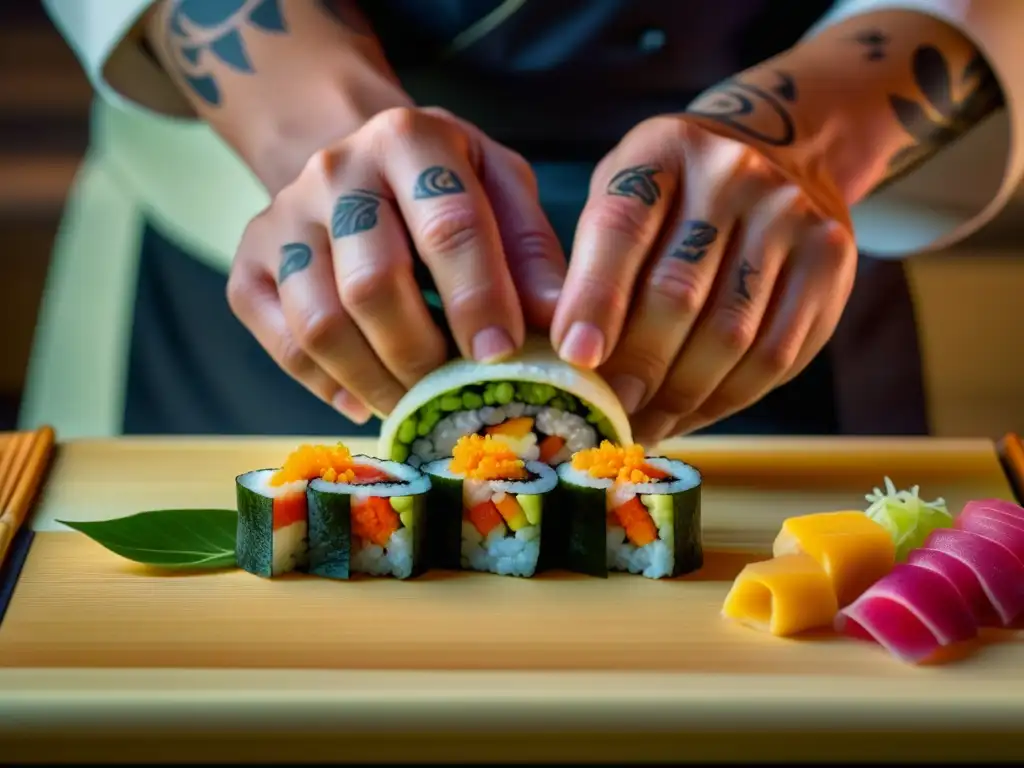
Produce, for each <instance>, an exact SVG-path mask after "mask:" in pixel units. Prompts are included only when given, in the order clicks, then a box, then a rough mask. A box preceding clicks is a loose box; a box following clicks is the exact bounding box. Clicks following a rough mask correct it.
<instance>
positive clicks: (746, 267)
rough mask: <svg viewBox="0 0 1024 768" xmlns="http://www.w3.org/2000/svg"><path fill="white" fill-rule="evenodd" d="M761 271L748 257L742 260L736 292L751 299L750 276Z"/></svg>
mask: <svg viewBox="0 0 1024 768" xmlns="http://www.w3.org/2000/svg"><path fill="white" fill-rule="evenodd" d="M759 271H760V270H758V269H756V268H755V267H754V265H753V264H751V263H750V262H749V261H747V260H746V259H744V260H743V261H741V262H740V269H739V272H737V273H736V293H737V294H738V295H739V296H741V297H743V298H744V299H746V300H747V301H750V300H751V295H750V282H749V281H750V278H751V277H754V276H756V275H757V274H758V272H759Z"/></svg>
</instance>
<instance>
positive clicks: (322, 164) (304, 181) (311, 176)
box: [277, 148, 344, 208]
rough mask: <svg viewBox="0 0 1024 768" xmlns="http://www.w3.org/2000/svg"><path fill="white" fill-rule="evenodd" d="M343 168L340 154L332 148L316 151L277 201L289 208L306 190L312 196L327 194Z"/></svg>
mask: <svg viewBox="0 0 1024 768" xmlns="http://www.w3.org/2000/svg"><path fill="white" fill-rule="evenodd" d="M343 166H344V156H343V153H342V152H340V151H339V150H337V149H334V148H326V149H318V150H317V151H316V152H314V153H313V154H312V155H310V157H309V160H307V161H306V164H305V165H304V166H303V168H302V173H300V174H299V177H298V179H297V180H296V181H295V183H293V184H290V185H289V186H287V187H285V188H284V189H283V190H282V191H281V192H280V193H278V196H277V201H279V202H280V203H281V205H283V206H285V207H287V208H291V207H292V206H293V205H294V204H295V202H296V201H297V200H298V199H300V198H302V197H303V193H304V192H305V191H306V190H310V191H312V192H313V193H314V194H318V193H321V194H322V193H328V192H329V191H330V190H332V189H334V188H335V187H336V186H337V185H338V183H339V181H340V180H341V177H342V175H343Z"/></svg>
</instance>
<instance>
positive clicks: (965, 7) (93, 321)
mask: <svg viewBox="0 0 1024 768" xmlns="http://www.w3.org/2000/svg"><path fill="white" fill-rule="evenodd" d="M43 2H44V5H45V6H46V8H47V11H48V12H49V14H50V16H51V17H52V19H53V20H54V22H55V23H56V25H57V27H58V28H59V29H60V31H61V33H62V34H63V35H64V37H65V38H66V39H67V41H68V43H69V44H70V46H71V47H72V48H73V50H74V51H75V53H76V54H77V56H78V58H79V60H80V61H81V63H82V66H83V67H84V69H85V72H86V73H87V75H88V77H89V79H90V80H91V82H92V84H93V85H94V87H95V89H96V91H97V93H98V98H97V100H96V104H95V107H94V112H93V122H92V146H91V147H90V150H89V152H88V154H87V156H86V158H85V160H84V162H83V164H82V167H81V169H80V171H79V173H78V176H77V178H76V181H75V183H74V186H73V188H72V190H71V192H70V197H69V199H68V203H67V208H66V211H65V215H64V219H63V222H62V226H61V229H60V232H59V235H58V239H57V242H56V245H55V250H54V254H53V259H52V266H51V273H50V276H49V279H48V284H47V291H46V295H45V297H44V302H43V305H42V308H41V311H40V317H39V322H38V327H37V332H36V338H35V341H34V347H33V354H32V359H31V363H30V368H29V375H28V378H27V383H26V392H25V397H24V403H23V407H22V412H21V417H20V421H21V426H22V427H35V426H37V425H39V424H41V423H49V424H52V425H54V426H55V427H56V429H57V431H58V434H60V435H61V437H62V438H63V439H70V438H74V437H84V436H90V437H96V436H109V435H116V434H118V433H119V432H120V429H121V421H122V416H123V408H124V389H125V381H126V377H127V364H128V348H129V342H130V338H131V313H132V306H133V299H134V286H135V276H136V267H137V264H138V258H139V253H140V240H141V236H142V233H143V227H144V223H145V221H146V220H150V221H153V222H154V223H155V224H157V225H158V226H159V227H160V228H161V229H162V230H163V231H164V232H166V233H168V234H169V235H170V236H171V237H172V238H173V239H174V240H176V241H177V242H178V243H180V244H181V245H182V246H183V247H185V248H187V249H188V250H189V251H190V252H191V253H193V254H194V255H195V256H196V257H197V258H199V259H201V260H203V261H204V262H205V263H207V264H208V265H209V266H211V267H213V268H214V269H217V270H220V271H222V272H224V273H225V274H226V273H227V271H228V269H229V267H230V265H231V260H232V258H233V255H234V252H235V248H236V246H237V244H238V242H239V239H240V237H241V234H242V231H243V229H244V228H245V226H246V224H247V223H248V221H249V220H250V219H251V218H252V217H253V216H254V215H255V214H256V213H258V212H259V211H260V210H261V209H262V208H264V207H265V206H266V205H267V203H268V202H269V198H268V196H267V192H266V191H265V190H264V189H263V188H262V186H261V185H260V184H259V182H258V181H257V179H256V178H255V176H254V175H253V174H252V173H251V172H250V171H249V170H248V169H247V168H246V167H245V165H244V164H243V163H242V162H241V160H240V159H239V158H238V156H237V155H236V154H235V153H234V152H233V151H232V150H231V149H230V148H229V147H228V146H227V144H225V143H224V141H222V140H221V139H220V137H218V136H217V135H216V134H215V133H214V131H213V130H212V129H210V128H209V127H208V126H207V125H206V124H205V123H203V122H200V121H198V120H196V119H194V118H182V117H174V116H170V115H167V114H162V113H160V112H158V111H156V110H155V109H152V108H150V107H148V106H146V105H143V104H139V103H136V102H133V101H132V100H130V99H128V98H126V97H125V95H124V94H122V93H120V92H119V91H118V90H117V89H116V88H114V87H113V86H112V85H111V83H110V82H108V80H107V79H106V77H105V69H106V64H107V63H108V61H109V60H110V58H111V56H112V55H114V54H115V52H116V53H118V54H120V55H132V54H133V53H134V54H137V55H138V56H139V60H140V64H141V63H142V60H141V56H142V55H141V52H139V51H137V50H132V48H133V47H134V46H135V43H134V42H132V40H131V39H128V36H129V34H130V32H131V31H132V30H133V29H135V28H136V25H137V23H138V21H139V19H140V18H141V16H142V15H143V14H144V13H145V12H146V10H147V9H148V8H149V7H150V5H151V4H152V0H43ZM521 4H522V3H521V2H520V0H514V1H513V0H510V4H509V9H508V13H507V14H505V16H508V15H511V14H512V13H514V11H515V7H517V6H519V5H521ZM882 9H913V10H917V11H921V12H924V13H928V14H931V15H933V16H935V17H938V18H940V19H942V20H944V21H946V22H948V23H950V24H951V25H953V26H955V27H957V28H958V29H960V30H961V31H962V32H963V33H964V34H965V35H966V36H967V37H969V38H970V39H971V40H972V41H973V42H974V44H975V45H976V46H977V47H978V48H979V50H980V51H981V52H982V53H983V54H984V55H985V57H986V59H987V60H988V62H989V64H990V66H991V67H992V69H993V71H994V72H995V74H996V77H997V78H998V80H999V81H1000V83H1001V85H1002V87H1003V90H1004V94H1005V97H1006V109H1005V110H1004V111H1002V112H1001V113H1000V114H998V115H997V116H995V117H994V118H992V119H990V120H989V121H987V122H986V123H985V124H984V125H982V126H979V128H977V129H976V130H975V131H973V132H972V133H971V134H969V135H968V136H967V137H965V138H964V139H963V140H961V141H960V142H958V143H957V144H956V145H954V146H953V147H950V148H948V149H946V150H945V151H943V152H942V153H940V154H939V155H937V156H935V157H934V158H932V159H931V160H930V161H929V162H928V163H926V164H925V165H924V166H922V167H921V168H919V169H918V170H916V171H914V172H913V173H912V174H911V175H910V176H908V177H907V178H905V179H903V180H901V181H900V182H898V183H897V184H894V185H892V186H891V187H889V188H887V189H885V190H884V191H882V192H880V193H878V194H876V195H874V196H872V197H870V198H869V199H867V200H865V201H863V202H861V203H860V204H859V205H857V206H856V207H855V208H854V210H853V221H854V226H855V228H856V235H857V241H858V246H859V247H860V248H861V249H862V250H866V251H868V252H871V253H872V254H875V255H878V256H882V257H893V258H899V257H903V256H907V255H911V254H914V253H919V252H924V251H931V250H938V249H942V248H946V247H948V246H950V245H953V244H954V243H956V242H957V241H959V240H961V239H962V238H964V237H966V236H967V235H969V234H970V233H972V232H974V231H975V230H977V229H978V228H979V227H981V226H983V225H984V224H986V223H987V222H988V221H990V220H991V219H992V218H994V217H995V216H996V214H997V213H998V212H999V211H1000V210H1001V209H1002V208H1003V207H1004V205H1005V204H1006V202H1007V200H1008V199H1009V198H1010V197H1011V196H1012V195H1013V193H1014V192H1015V191H1016V190H1017V188H1018V186H1019V184H1020V181H1021V177H1022V176H1024V113H1022V110H1024V106H1022V105H1024V45H1022V44H1021V42H1020V39H1019V38H1020V31H1021V30H1024V0H839V1H838V2H836V3H835V5H834V7H833V9H832V10H831V12H830V13H829V14H827V15H826V16H825V17H824V18H823V19H822V20H821V21H820V22H818V24H816V25H815V26H814V27H813V28H812V29H811V30H810V31H809V32H808V36H811V35H815V34H818V33H820V31H821V30H823V29H825V28H826V27H828V26H830V25H832V24H835V23H836V22H838V21H840V20H843V19H846V18H849V17H851V16H854V15H857V14H863V13H866V12H870V11H876V10H882ZM499 16H500V14H499ZM495 18H498V17H495ZM499 21H500V19H499ZM154 87H162V88H167V89H173V87H174V86H173V85H172V83H171V81H170V80H169V78H165V79H163V80H162V81H158V82H157V83H156V85H155V86H154ZM214 201H215V202H214Z"/></svg>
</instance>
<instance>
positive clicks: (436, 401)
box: [378, 339, 632, 467]
mask: <svg viewBox="0 0 1024 768" xmlns="http://www.w3.org/2000/svg"><path fill="white" fill-rule="evenodd" d="M466 435H480V436H486V435H489V436H491V437H493V438H495V439H497V440H502V441H504V442H505V443H506V444H507V445H508V446H509V447H510V448H511V449H512V450H513V451H514V452H515V454H516V456H518V457H519V458H521V459H523V460H525V461H541V462H544V463H546V464H548V465H550V466H555V465H557V464H559V463H561V462H564V461H568V459H569V457H570V456H571V455H572V454H573V453H575V452H576V451H579V450H583V449H585V448H592V447H594V446H596V445H597V444H598V442H599V441H600V440H601V439H602V438H607V439H609V440H613V441H619V442H628V441H630V440H632V436H631V433H630V428H629V419H628V417H627V416H626V413H625V411H624V410H623V409H622V405H621V404H620V403H619V401H618V399H617V398H616V397H615V394H614V392H613V391H612V390H611V389H610V388H609V387H608V385H607V384H606V383H605V382H604V380H603V379H601V378H600V377H599V376H598V375H597V374H595V373H593V372H591V371H585V370H581V369H577V368H574V367H573V366H571V365H569V364H568V363H565V362H563V361H562V360H560V359H559V358H558V356H557V355H556V354H555V353H554V351H553V350H552V349H551V345H550V344H549V343H547V342H546V340H543V339H542V340H539V341H538V340H537V339H530V340H528V341H527V344H526V346H525V347H524V350H523V351H522V352H521V353H520V354H519V355H518V356H517V357H515V358H513V359H511V360H508V361H505V362H501V363H494V364H490V365H480V364H478V363H476V362H474V361H472V360H456V361H454V362H451V363H448V364H447V365H445V366H442V367H441V368H439V369H437V370H436V371H434V372H433V373H431V374H429V375H428V376H426V377H425V378H424V379H422V380H421V381H420V382H418V383H417V384H416V385H415V386H414V387H413V388H412V389H411V390H409V392H407V393H406V395H405V396H404V397H403V398H402V400H401V401H399V403H398V405H397V406H396V407H395V409H394V410H393V411H392V413H391V415H390V416H389V417H388V418H387V419H386V420H385V421H384V423H383V425H382V427H381V438H380V445H379V448H378V454H379V455H380V456H384V457H388V458H391V459H393V460H395V461H405V462H408V463H409V464H410V465H412V466H414V467H420V466H422V465H424V464H427V463H429V462H431V461H436V460H439V459H444V458H448V457H450V456H451V455H452V449H453V448H454V446H455V444H456V442H457V441H458V440H459V439H460V438H462V437H465V436H466Z"/></svg>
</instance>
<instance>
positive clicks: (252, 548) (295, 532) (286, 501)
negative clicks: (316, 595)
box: [235, 469, 308, 578]
mask: <svg viewBox="0 0 1024 768" xmlns="http://www.w3.org/2000/svg"><path fill="white" fill-rule="evenodd" d="M278 473H279V470H276V469H257V470H254V471H252V472H246V473H245V474H244V475H239V476H238V477H236V478H235V495H236V499H237V503H238V533H237V538H236V544H235V559H236V560H237V562H238V566H239V568H242V569H243V570H246V571H248V572H249V573H252V574H255V575H257V576H264V577H267V578H269V577H271V576H280V575H282V574H285V573H288V572H289V571H294V570H296V569H302V568H304V567H305V565H306V563H307V541H306V536H307V530H308V518H307V514H306V481H305V480H304V479H299V480H284V479H282V478H281V477H280V476H279V474H278Z"/></svg>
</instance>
